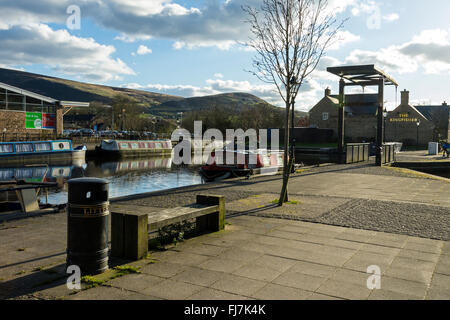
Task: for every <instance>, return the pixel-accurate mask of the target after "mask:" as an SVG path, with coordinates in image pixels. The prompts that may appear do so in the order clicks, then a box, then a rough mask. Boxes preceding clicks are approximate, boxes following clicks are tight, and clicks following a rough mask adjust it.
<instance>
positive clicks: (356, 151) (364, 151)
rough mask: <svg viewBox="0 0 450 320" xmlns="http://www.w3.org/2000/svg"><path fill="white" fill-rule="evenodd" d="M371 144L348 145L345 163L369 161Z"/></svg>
mask: <svg viewBox="0 0 450 320" xmlns="http://www.w3.org/2000/svg"><path fill="white" fill-rule="evenodd" d="M369 147H370V143H348V144H347V145H346V157H345V163H346V164H350V163H358V162H364V161H369V156H370V151H369Z"/></svg>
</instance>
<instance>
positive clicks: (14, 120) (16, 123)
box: [0, 110, 54, 136]
mask: <svg viewBox="0 0 450 320" xmlns="http://www.w3.org/2000/svg"><path fill="white" fill-rule="evenodd" d="M5 129H6V130H5ZM53 131H54V130H42V129H26V128H25V112H23V111H9V110H8V111H6V110H0V134H2V135H6V136H10V135H16V134H19V135H20V134H29V135H50V134H52V133H53Z"/></svg>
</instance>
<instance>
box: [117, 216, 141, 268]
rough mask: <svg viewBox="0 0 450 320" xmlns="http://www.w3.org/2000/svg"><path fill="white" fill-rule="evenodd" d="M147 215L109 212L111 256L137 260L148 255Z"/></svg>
mask: <svg viewBox="0 0 450 320" xmlns="http://www.w3.org/2000/svg"><path fill="white" fill-rule="evenodd" d="M147 226H148V214H143V213H135V212H126V213H120V212H114V211H112V212H111V255H112V256H114V257H121V258H126V259H131V260H139V259H142V258H144V257H146V256H147V253H148V229H147Z"/></svg>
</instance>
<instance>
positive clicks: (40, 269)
mask: <svg viewBox="0 0 450 320" xmlns="http://www.w3.org/2000/svg"><path fill="white" fill-rule="evenodd" d="M43 270H44V267H37V268H34V269H33V272H37V271H43Z"/></svg>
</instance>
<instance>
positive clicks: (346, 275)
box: [330, 269, 373, 287]
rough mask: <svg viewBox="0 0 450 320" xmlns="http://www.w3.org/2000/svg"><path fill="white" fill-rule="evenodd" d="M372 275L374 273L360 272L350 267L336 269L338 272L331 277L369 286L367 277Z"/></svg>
mask: <svg viewBox="0 0 450 320" xmlns="http://www.w3.org/2000/svg"><path fill="white" fill-rule="evenodd" d="M372 275H373V274H372V273H366V272H358V271H353V270H348V269H336V272H335V273H334V274H333V275H332V276H331V277H330V279H331V280H336V281H341V282H346V283H351V284H354V285H357V286H363V287H367V279H368V278H369V277H370V276H372Z"/></svg>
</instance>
